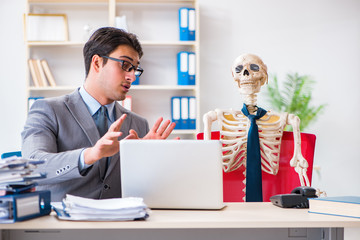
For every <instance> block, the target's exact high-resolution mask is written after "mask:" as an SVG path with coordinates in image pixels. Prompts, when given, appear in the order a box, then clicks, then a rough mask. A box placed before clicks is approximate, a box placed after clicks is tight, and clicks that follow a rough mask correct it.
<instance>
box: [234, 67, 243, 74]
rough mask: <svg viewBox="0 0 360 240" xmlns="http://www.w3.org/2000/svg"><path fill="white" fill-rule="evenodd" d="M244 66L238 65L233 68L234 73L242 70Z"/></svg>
mask: <svg viewBox="0 0 360 240" xmlns="http://www.w3.org/2000/svg"><path fill="white" fill-rule="evenodd" d="M243 68H244V66H243V65H239V66H237V67H236V68H235V72H236V73H240V72H241V71H242V70H243Z"/></svg>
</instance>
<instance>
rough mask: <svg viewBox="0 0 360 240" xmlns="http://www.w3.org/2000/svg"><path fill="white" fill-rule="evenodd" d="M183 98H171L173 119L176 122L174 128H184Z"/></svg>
mask: <svg viewBox="0 0 360 240" xmlns="http://www.w3.org/2000/svg"><path fill="white" fill-rule="evenodd" d="M180 111H181V100H180V97H177V96H175V97H172V98H171V121H172V122H174V123H176V126H175V128H174V129H182V126H181V121H180V115H181V112H180Z"/></svg>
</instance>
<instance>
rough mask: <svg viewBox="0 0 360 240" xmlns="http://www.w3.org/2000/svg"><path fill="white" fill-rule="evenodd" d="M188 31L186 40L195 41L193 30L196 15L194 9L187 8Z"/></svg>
mask: <svg viewBox="0 0 360 240" xmlns="http://www.w3.org/2000/svg"><path fill="white" fill-rule="evenodd" d="M188 11H189V13H188V18H189V20H188V29H189V31H188V32H189V33H188V34H189V35H188V40H189V41H195V28H196V15H195V8H188Z"/></svg>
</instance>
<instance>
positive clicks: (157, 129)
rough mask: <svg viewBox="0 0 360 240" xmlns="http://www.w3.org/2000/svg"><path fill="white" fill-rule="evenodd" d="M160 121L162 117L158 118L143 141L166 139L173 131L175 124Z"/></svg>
mask: <svg viewBox="0 0 360 240" xmlns="http://www.w3.org/2000/svg"><path fill="white" fill-rule="evenodd" d="M162 121H163V118H162V117H160V118H158V120H156V122H155V124H154V126H153V127H152V128H151V129H150V131H149V132H148V134H146V135H145V136H144V138H143V139H166V138H167V137H168V136H169V135H170V134H171V132H172V130H174V128H175V125H176V123H171V121H170V120H166V121H165V122H163V123H162ZM161 123H162V124H161ZM160 125H161V126H160Z"/></svg>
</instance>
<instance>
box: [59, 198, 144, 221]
mask: <svg viewBox="0 0 360 240" xmlns="http://www.w3.org/2000/svg"><path fill="white" fill-rule="evenodd" d="M52 206H53V209H54V210H55V212H56V213H57V215H58V218H59V219H63V220H80V221H130V220H141V219H146V218H147V217H148V216H149V215H148V207H147V206H146V204H145V203H144V201H143V199H142V198H111V199H99V200H97V199H89V198H83V197H77V196H73V195H69V194H67V195H66V198H64V199H63V201H62V203H61V202H54V203H52Z"/></svg>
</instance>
